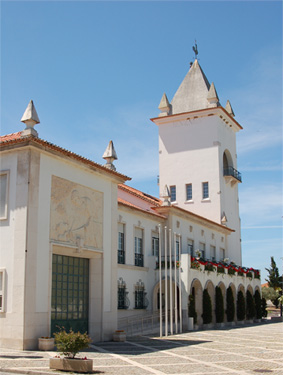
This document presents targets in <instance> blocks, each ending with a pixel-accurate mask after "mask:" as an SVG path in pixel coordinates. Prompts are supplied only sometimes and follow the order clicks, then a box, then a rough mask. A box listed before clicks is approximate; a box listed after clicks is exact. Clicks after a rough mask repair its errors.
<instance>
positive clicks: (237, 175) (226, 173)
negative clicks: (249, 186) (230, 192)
mask: <svg viewBox="0 0 283 375" xmlns="http://www.w3.org/2000/svg"><path fill="white" fill-rule="evenodd" d="M223 176H232V177H234V178H236V180H238V181H240V182H242V175H241V173H240V172H238V171H237V170H236V169H235V168H233V167H226V168H224V170H223Z"/></svg>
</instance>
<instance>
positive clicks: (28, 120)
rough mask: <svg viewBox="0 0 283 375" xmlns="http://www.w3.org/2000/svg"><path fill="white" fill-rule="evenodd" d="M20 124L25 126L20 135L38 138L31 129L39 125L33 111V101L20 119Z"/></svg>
mask: <svg viewBox="0 0 283 375" xmlns="http://www.w3.org/2000/svg"><path fill="white" fill-rule="evenodd" d="M21 122H23V123H25V124H26V128H25V129H24V130H23V131H22V135H30V134H32V135H34V136H36V137H37V136H38V133H37V131H36V130H35V129H34V128H33V127H34V125H36V124H39V123H40V121H39V118H38V115H37V112H36V109H35V106H34V104H33V101H32V100H31V101H30V102H29V104H28V106H27V108H26V110H25V112H24V114H23V116H22V118H21Z"/></svg>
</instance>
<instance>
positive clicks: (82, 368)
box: [49, 358, 93, 373]
mask: <svg viewBox="0 0 283 375" xmlns="http://www.w3.org/2000/svg"><path fill="white" fill-rule="evenodd" d="M49 368H50V369H53V370H60V371H74V372H80V373H86V372H92V369H93V360H92V359H82V358H50V359H49Z"/></svg>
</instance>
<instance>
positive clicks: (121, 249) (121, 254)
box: [118, 223, 125, 264]
mask: <svg viewBox="0 0 283 375" xmlns="http://www.w3.org/2000/svg"><path fill="white" fill-rule="evenodd" d="M124 227H125V225H124V224H121V223H119V224H118V263H119V264H125V228H124Z"/></svg>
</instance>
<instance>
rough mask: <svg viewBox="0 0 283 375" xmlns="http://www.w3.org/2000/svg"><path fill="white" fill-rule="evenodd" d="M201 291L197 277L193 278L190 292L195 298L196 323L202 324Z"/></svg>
mask: <svg viewBox="0 0 283 375" xmlns="http://www.w3.org/2000/svg"><path fill="white" fill-rule="evenodd" d="M202 292H203V288H202V285H201V282H200V281H199V280H198V279H194V280H193V281H192V284H191V289H190V294H192V295H193V296H194V298H195V308H196V313H197V324H198V325H201V324H202V317H201V315H202Z"/></svg>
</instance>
